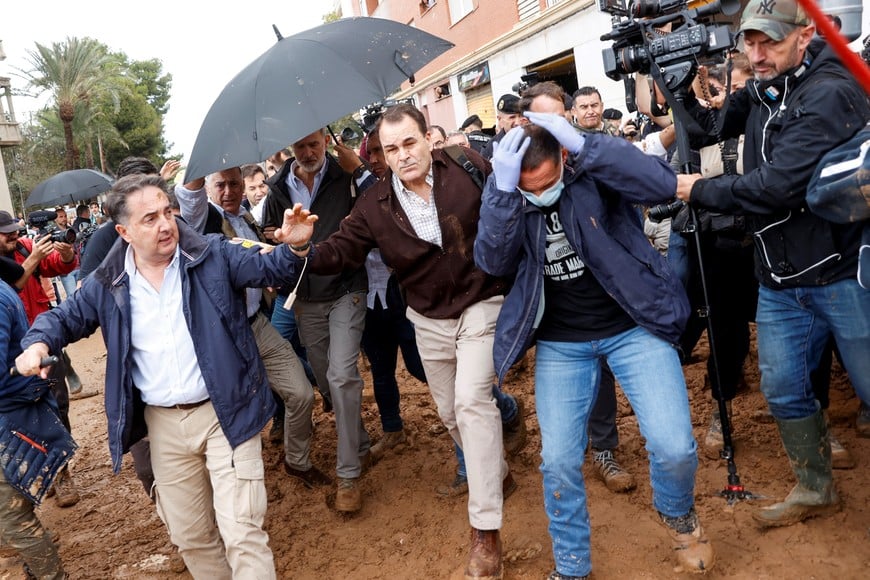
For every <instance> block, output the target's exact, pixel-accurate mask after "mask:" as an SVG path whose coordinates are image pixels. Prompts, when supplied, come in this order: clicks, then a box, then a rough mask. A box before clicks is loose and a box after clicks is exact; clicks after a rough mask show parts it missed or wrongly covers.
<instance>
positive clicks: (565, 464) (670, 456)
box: [535, 327, 698, 576]
mask: <svg viewBox="0 0 870 580" xmlns="http://www.w3.org/2000/svg"><path fill="white" fill-rule="evenodd" d="M603 361H607V363H608V365H609V366H610V368H611V370H612V371H613V374H614V375H615V376H616V380H618V381H619V384H620V385H621V386H622V390H623V392H624V393H625V395H626V397H628V400H629V402H630V403H631V406H632V408H633V409H634V412H635V414H636V415H637V421H638V425H639V427H640V433H641V435H643V437H644V438H645V439H646V450H647V452H648V454H649V465H650V484H651V486H652V492H653V506H654V507H655V509H656V510H658V511H659V512H661V513H662V514H664V515H666V516H669V517H677V516H682V515H684V514H686V513H688V512H689V510H690V509H691V508H692V506H693V505H694V486H695V470H696V468H697V466H698V456H697V453H696V444H695V439H694V437H693V436H692V421H691V418H690V416H689V399H688V395H687V394H686V383H685V380H684V378H683V370H682V367H681V366H680V360H679V357H678V356H677V351H676V350H675V349H674V348H673V347H672V346H671V345H669V344H668V343H666V342H665V341H663V340H661V339H660V338H656V337H655V336H653V335H651V334H650V333H648V332H647V331H646V330H644V329H642V328H640V327H635V328H633V329H631V330H627V331H625V332H622V333H620V334H617V335H615V336H612V337H609V338H605V339H602V340H593V341H588V342H551V341H538V345H537V353H536V363H537V365H536V370H535V405H536V408H537V413H538V423H539V425H540V427H541V443H542V450H541V457H542V458H543V462H542V463H541V472H542V473H543V476H544V508H545V510H546V512H547V517H548V518H549V521H550V525H549V532H550V538H551V540H552V542H553V555H554V558H555V560H556V570H558V571H559V573H560V574H566V575H570V576H585V575H587V574H589V572H590V571H591V569H592V563H591V550H590V542H589V534H590V526H589V512H588V510H587V508H586V488H585V485H584V482H583V472H582V471H581V469H580V468H581V466H582V464H583V460H584V456H585V451H586V443H587V437H588V436H587V429H586V427H587V422H588V419H589V413H590V410H591V409H592V405H593V403H594V402H595V398H596V395H597V393H596V391H597V390H598V384H599V379H600V375H601V364H602V362H603Z"/></svg>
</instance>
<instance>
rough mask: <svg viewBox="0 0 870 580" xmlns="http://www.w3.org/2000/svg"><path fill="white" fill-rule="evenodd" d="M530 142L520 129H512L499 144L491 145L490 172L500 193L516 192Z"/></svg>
mask: <svg viewBox="0 0 870 580" xmlns="http://www.w3.org/2000/svg"><path fill="white" fill-rule="evenodd" d="M531 142H532V140H531V139H530V138H529V137H526V134H525V132H524V131H523V128H522V127H514V128H513V129H511V130H510V131H509V132H508V134H507V135H505V136H504V137H503V138H502V140H501V142H498V143H493V144H492V172H493V174H494V175H495V186H496V187H497V188H498V189H499V190H500V191H516V189H517V185H519V183H520V167H521V166H522V163H523V155H525V154H526V149H528V148H529V144H530V143H531Z"/></svg>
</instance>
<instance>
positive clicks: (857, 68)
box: [797, 0, 870, 95]
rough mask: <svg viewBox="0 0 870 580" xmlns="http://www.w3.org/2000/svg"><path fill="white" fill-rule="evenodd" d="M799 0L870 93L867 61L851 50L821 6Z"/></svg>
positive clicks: (826, 38)
mask: <svg viewBox="0 0 870 580" xmlns="http://www.w3.org/2000/svg"><path fill="white" fill-rule="evenodd" d="M797 1H798V3H799V4H800V5H801V6H803V8H804V10H806V12H807V14H808V15H809V16H810V18H812V19H813V20H814V21H815V23H816V29H817V30H818V31H819V33H820V34H821V35H822V36H824V37H825V40H826V41H827V42H828V44H830V45H831V48H833V49H834V52H836V53H837V56H839V57H840V60H841V61H843V64H844V65H845V66H846V68H847V69H849V71H850V72H851V73H852V74H853V75H855V79H856V80H857V81H858V82H859V83H861V86H862V87H864V91H865V92H866V93H867V94H868V95H870V67H868V66H867V63H865V62H864V61H863V60H862V59H861V57H859V56H858V55H857V54H855V53H854V52H852V51H851V50H849V45H848V43H847V42H846V39H845V38H844V37H843V35H842V34H840V32H839V31H838V30H837V29H836V28H834V25H833V23H831V21H830V20H829V19H828V17H827V15H825V13H824V12H822V9H821V8H819V6H818V4H816V3H815V2H814V1H813V0H797Z"/></svg>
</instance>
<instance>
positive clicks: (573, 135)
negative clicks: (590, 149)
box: [524, 111, 586, 155]
mask: <svg viewBox="0 0 870 580" xmlns="http://www.w3.org/2000/svg"><path fill="white" fill-rule="evenodd" d="M524 114H525V116H526V117H527V118H528V119H529V121H531V122H532V123H534V124H535V125H537V126H538V127H543V128H544V129H546V130H547V132H548V133H550V135H552V136H553V137H555V138H556V140H557V141H558V142H559V143H560V144H561V145H562V147H564V148H565V149H567V150H568V153H571V154H572V155H576V154H578V153H580V150H581V149H583V144H584V143H585V142H586V138H585V137H584V136H583V135H581V134H580V133H579V132H578V131H577V129H575V128H574V127H573V126H572V125H571V123H569V122H568V119H566V118H565V117H563V116H562V115H557V114H555V113H533V112H531V111H527V112H526V113H524Z"/></svg>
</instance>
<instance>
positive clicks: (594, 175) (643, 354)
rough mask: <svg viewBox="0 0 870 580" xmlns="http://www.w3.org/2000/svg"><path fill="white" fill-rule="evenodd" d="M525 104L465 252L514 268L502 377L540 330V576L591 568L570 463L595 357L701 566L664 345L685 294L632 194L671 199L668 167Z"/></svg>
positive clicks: (677, 397) (579, 446)
mask: <svg viewBox="0 0 870 580" xmlns="http://www.w3.org/2000/svg"><path fill="white" fill-rule="evenodd" d="M526 116H527V117H528V118H529V119H530V120H531V121H532V123H534V125H533V126H528V127H525V128H520V127H518V128H515V129H513V130H511V131H510V132H509V133H508V135H507V136H506V137H505V138H504V139H503V140H502V141H501V143H499V144H498V145H497V146H496V147H495V151H494V153H493V159H492V164H493V174H492V175H491V176H490V178H489V180H488V181H487V184H486V190H485V192H484V197H483V206H482V207H481V212H480V227H479V228H478V233H477V239H476V241H475V245H474V257H475V262H476V263H477V265H478V266H479V267H480V268H481V269H482V270H484V271H485V272H487V273H489V274H492V275H494V276H513V277H514V280H515V281H514V285H513V287H512V288H511V291H510V293H509V294H508V296H507V298H506V299H505V303H504V306H503V307H502V310H501V313H500V315H499V318H498V323H497V325H496V337H495V346H494V348H493V356H494V358H495V368H496V371H497V372H498V373H499V379H503V377H504V373H505V371H506V370H507V369H508V368H509V367H510V365H511V364H512V363H513V362H514V361H515V360H517V359H518V358H519V357H520V356H521V355H522V354H523V353H524V352H525V350H526V349H527V348H529V346H530V345H531V344H532V342H533V341H535V340H537V348H536V371H535V404H536V409H537V415H538V422H539V424H540V427H541V442H542V447H543V448H542V451H541V456H542V458H543V463H542V464H541V471H542V473H543V475H544V507H545V510H546V512H547V516H548V518H549V521H550V525H549V531H550V536H551V539H552V543H553V552H554V557H555V560H556V570H555V571H554V572H553V573H552V574H551V575H550V578H551V579H553V580H557V579H562V578H585V577H586V576H587V575H588V574H589V573H590V571H591V569H592V565H591V559H590V541H589V529H590V526H589V513H588V511H587V508H586V491H585V487H584V483H583V474H582V472H581V470H580V467H581V465H582V463H583V458H584V453H583V452H584V450H585V448H586V444H587V430H586V423H587V421H588V419H589V412H590V409H591V408H592V405H593V403H594V401H595V398H596V391H597V389H598V383H599V375H600V373H601V364H602V362H603V361H606V362H607V363H608V365H609V366H610V368H611V369H612V370H613V373H614V375H616V378H617V380H619V383H620V385H621V386H622V389H623V391H624V392H625V394H626V396H627V397H628V400H629V402H630V403H631V405H632V407H633V409H634V411H635V414H636V415H637V419H638V424H639V427H640V431H641V434H642V435H643V436H644V438H646V441H647V442H646V449H647V451H648V452H649V463H650V480H651V481H650V483H651V486H652V490H653V505H654V507H655V509H656V510H657V511H658V513H659V515H660V517H661V519H662V521H663V523H664V524H665V526H666V529H667V530H668V532H669V535H670V537H671V539H672V542H673V547H674V550H675V551H676V554H677V559H678V560H679V563H680V566H681V567H682V568H683V569H684V570H687V571H695V572H698V571H704V570H707V569H709V568H710V567H711V566H712V565H713V560H714V554H713V548H712V546H711V545H710V543H709V541H708V540H707V538H706V536H705V534H704V531H703V530H702V528H701V524H700V522H699V520H698V516H697V514H696V513H695V509H694V481H695V470H696V468H697V465H698V458H697V453H696V444H695V439H694V437H693V436H692V423H691V418H690V416H689V402H688V396H687V394H686V384H685V381H684V378H683V372H682V368H681V366H680V360H679V357H678V356H677V351H676V349H675V348H674V345H675V344H676V343H677V342H678V339H679V337H680V333H681V331H682V328H683V326H684V324H685V322H686V319H687V317H688V314H689V305H688V300H687V299H686V295H685V292H684V291H683V289H682V286H681V285H680V283H679V281H678V280H677V279H676V277H675V276H674V275H673V274H672V273H671V271H670V269H669V268H668V266H667V263H666V261H665V260H664V258H663V257H662V256H661V255H660V254H659V253H658V252H656V250H655V249H654V248H653V247H652V246H651V245H650V243H649V242H648V241H647V239H646V238H645V237H644V234H643V230H642V227H641V222H640V220H639V218H638V216H637V211H636V209H635V208H634V206H633V204H636V203H642V204H645V205H651V204H656V203H661V202H663V201H665V200H667V199H669V198H670V197H672V196H673V194H674V191H675V189H676V178H675V176H674V174H673V172H672V171H671V170H670V168H669V167H668V166H667V164H666V163H665V162H663V161H661V160H659V159H657V158H654V157H652V156H649V155H644V154H643V153H642V152H641V151H640V150H638V149H637V148H636V147H635V146H634V145H632V144H631V143H629V142H627V141H624V140H621V139H612V138H610V137H609V136H606V135H597V134H588V135H582V134H579V133H578V132H577V131H576V130H574V128H573V127H572V126H571V125H570V124H569V123H568V121H567V120H566V119H565V118H564V117H563V116H561V115H556V114H544V113H531V112H529V113H526ZM560 144H561V146H560ZM563 147H564V149H563Z"/></svg>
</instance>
